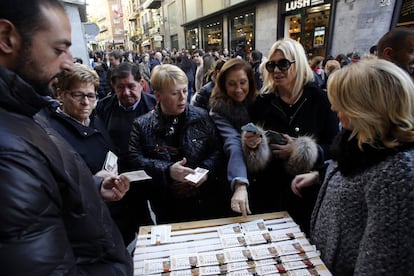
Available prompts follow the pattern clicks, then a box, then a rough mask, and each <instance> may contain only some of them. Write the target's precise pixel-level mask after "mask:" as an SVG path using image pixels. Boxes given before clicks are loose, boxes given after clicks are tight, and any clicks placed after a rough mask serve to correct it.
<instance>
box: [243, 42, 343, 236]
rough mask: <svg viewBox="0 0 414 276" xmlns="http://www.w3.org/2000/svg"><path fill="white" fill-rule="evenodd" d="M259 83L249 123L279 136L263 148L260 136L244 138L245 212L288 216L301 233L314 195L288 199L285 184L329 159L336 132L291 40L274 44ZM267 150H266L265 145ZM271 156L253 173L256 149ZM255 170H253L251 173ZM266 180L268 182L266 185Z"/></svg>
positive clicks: (306, 225) (334, 119) (302, 55)
mask: <svg viewBox="0 0 414 276" xmlns="http://www.w3.org/2000/svg"><path fill="white" fill-rule="evenodd" d="M264 66H265V69H266V70H264V83H263V87H262V90H261V93H260V95H259V96H258V97H257V98H256V100H255V103H254V104H253V106H252V108H251V110H250V116H251V118H252V121H253V123H255V124H256V125H258V126H261V127H262V128H263V129H264V130H265V131H267V130H273V131H276V132H279V133H281V134H282V135H283V137H284V139H282V140H283V143H279V144H278V143H275V142H270V143H263V140H268V139H267V138H264V136H263V133H257V132H256V133H254V132H246V131H245V132H244V133H243V139H242V140H243V147H244V150H245V156H246V163H247V166H248V168H249V169H250V172H251V174H252V179H253V181H250V186H249V193H250V209H251V211H252V212H254V213H258V212H271V211H282V210H283V211H288V212H289V214H290V215H291V216H292V217H293V218H294V220H295V221H296V222H297V223H299V224H300V225H301V227H302V230H304V231H305V232H307V231H308V229H309V221H310V215H311V212H312V209H313V205H314V201H315V198H316V195H317V189H315V188H312V190H311V189H309V191H302V192H303V193H302V195H303V196H302V198H300V197H298V196H296V195H294V194H293V192H292V191H291V190H290V183H291V181H292V179H293V178H294V176H295V175H296V174H299V173H302V172H307V171H311V170H316V169H318V168H319V167H322V166H323V164H324V162H323V161H324V159H328V158H329V156H328V154H327V149H328V145H329V144H330V143H331V142H332V140H333V138H334V136H335V135H336V134H337V132H338V130H339V125H338V119H337V116H336V114H335V113H334V112H332V111H331V109H330V104H329V101H328V98H327V95H326V93H325V92H323V91H322V90H321V89H320V88H319V87H318V86H317V85H316V84H315V82H314V75H313V72H312V69H311V68H310V66H309V63H308V60H307V58H306V54H305V51H304V49H303V47H302V45H301V44H299V43H298V42H296V41H295V40H292V39H290V38H285V39H281V40H278V41H276V42H275V43H274V44H273V46H272V47H271V49H270V51H269V55H268V61H267V62H266V63H265V64H264ZM267 144H268V145H267ZM266 146H268V147H270V150H271V152H272V154H271V158H270V160H269V162H267V163H266V165H265V166H262V167H260V168H258V167H257V164H259V162H258V160H260V159H262V158H266V157H265V156H260V154H257V153H259V152H261V147H266ZM253 168H254V169H253ZM269 179H271V181H269Z"/></svg>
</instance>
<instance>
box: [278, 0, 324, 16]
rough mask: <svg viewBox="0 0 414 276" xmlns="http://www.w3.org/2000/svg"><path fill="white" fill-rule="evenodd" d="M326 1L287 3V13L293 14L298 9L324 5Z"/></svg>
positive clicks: (306, 0)
mask: <svg viewBox="0 0 414 276" xmlns="http://www.w3.org/2000/svg"><path fill="white" fill-rule="evenodd" d="M324 2H325V1H324V0H296V1H286V2H285V5H284V11H283V13H285V12H292V11H295V10H298V9H302V8H307V7H311V6H315V5H320V4H323V3H324Z"/></svg>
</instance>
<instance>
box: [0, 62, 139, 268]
mask: <svg viewBox="0 0 414 276" xmlns="http://www.w3.org/2000/svg"><path fill="white" fill-rule="evenodd" d="M44 104H45V101H44V100H43V99H42V98H41V97H39V96H38V95H37V94H36V93H35V92H34V90H33V89H32V88H31V87H30V86H28V85H27V84H26V83H25V82H24V81H22V80H21V79H20V78H19V77H18V76H17V75H15V74H14V73H12V72H10V71H8V70H6V69H4V68H1V67H0V133H1V136H0V179H1V184H0V209H1V210H2V212H0V221H1V223H0V244H1V246H0V259H1V260H2V273H4V274H3V275H132V261H131V258H130V257H129V256H128V253H127V252H126V250H125V246H124V244H123V242H122V239H121V236H120V234H119V231H118V229H117V228H116V227H115V225H114V223H113V222H112V220H111V217H110V215H109V212H108V210H107V208H106V206H105V204H104V202H103V200H102V199H101V197H100V195H99V193H98V187H99V184H100V181H99V179H98V178H95V177H93V176H92V175H91V173H90V171H89V170H88V169H87V167H86V165H85V163H84V162H83V160H82V158H81V157H80V156H79V155H77V154H75V153H74V150H72V149H71V147H70V146H69V145H68V144H67V143H65V141H64V139H63V138H62V137H60V136H59V135H58V134H56V133H54V132H53V131H52V130H45V129H44V128H42V127H40V126H39V125H38V124H37V123H36V122H35V121H34V119H33V115H34V114H35V113H36V112H38V111H39V109H40V108H41V107H42V106H43V105H44Z"/></svg>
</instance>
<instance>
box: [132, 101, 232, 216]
mask: <svg viewBox="0 0 414 276" xmlns="http://www.w3.org/2000/svg"><path fill="white" fill-rule="evenodd" d="M179 122H180V123H179V126H177V128H178V129H177V130H176V131H177V133H178V135H177V137H178V142H177V143H178V144H177V147H175V148H174V147H172V146H171V144H170V143H169V142H168V137H167V135H166V133H167V132H168V130H169V126H170V125H169V122H168V121H167V120H166V119H165V116H163V115H162V114H161V111H160V109H159V105H157V108H156V110H155V111H153V112H150V113H147V114H145V115H144V116H141V117H139V118H138V119H137V120H135V121H134V126H133V130H132V132H131V140H130V144H129V159H130V160H129V161H130V162H131V165H133V166H135V167H136V168H142V169H144V170H145V171H146V172H147V173H148V174H149V175H150V176H151V177H152V183H151V184H150V185H151V189H150V194H151V195H150V196H151V203H152V207H153V209H154V211H155V213H156V216H157V219H158V221H159V222H162V223H165V222H173V221H184V220H195V219H203V218H213V217H218V216H224V215H226V214H227V213H225V211H226V210H227V209H228V208H227V206H228V205H229V201H227V200H228V198H227V196H228V185H227V182H226V179H225V163H224V162H225V159H224V154H223V151H222V142H221V140H220V137H219V135H218V133H217V129H216V127H215V125H214V123H213V121H212V120H211V118H210V117H209V116H208V114H207V111H206V110H203V109H201V108H198V107H194V106H191V105H187V107H186V110H185V112H184V113H183V114H181V115H180V116H179ZM183 157H186V159H187V164H186V165H185V166H188V167H191V168H194V169H195V168H196V167H201V168H205V169H208V170H209V174H208V180H207V182H206V183H203V184H202V185H201V187H200V188H199V189H195V190H193V191H188V193H187V192H184V191H181V192H183V193H185V194H186V195H185V196H182V194H181V195H180V191H177V190H176V189H174V184H175V183H174V181H173V179H172V178H171V177H170V176H169V169H170V166H171V165H172V164H173V163H175V162H177V161H179V160H181V159H182V158H183Z"/></svg>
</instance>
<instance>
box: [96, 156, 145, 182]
mask: <svg viewBox="0 0 414 276" xmlns="http://www.w3.org/2000/svg"><path fill="white" fill-rule="evenodd" d="M103 170H104V171H107V172H109V173H111V174H113V175H118V156H116V154H115V153H113V152H111V151H108V153H107V154H106V159H105V162H104V165H103ZM120 175H124V176H126V178H128V180H129V182H135V181H143V180H148V179H152V177H151V176H149V175H148V174H147V173H146V172H145V171H144V170H139V171H131V172H124V173H121V174H120Z"/></svg>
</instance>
